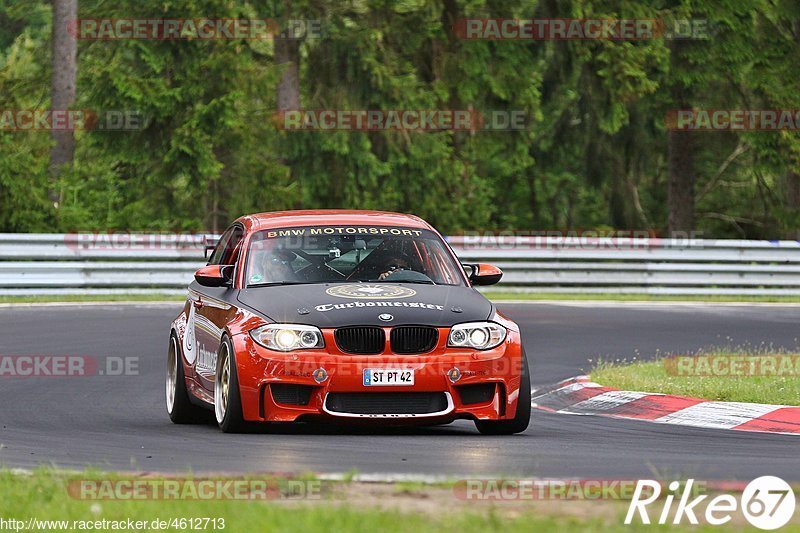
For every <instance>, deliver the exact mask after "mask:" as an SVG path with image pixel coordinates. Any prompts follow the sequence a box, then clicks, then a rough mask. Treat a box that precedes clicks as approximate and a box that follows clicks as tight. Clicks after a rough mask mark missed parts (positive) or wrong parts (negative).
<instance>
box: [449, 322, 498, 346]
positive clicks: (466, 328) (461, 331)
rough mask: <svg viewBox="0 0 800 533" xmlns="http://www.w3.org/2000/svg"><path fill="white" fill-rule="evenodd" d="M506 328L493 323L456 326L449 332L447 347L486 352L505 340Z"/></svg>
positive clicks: (469, 323) (472, 323) (470, 323)
mask: <svg viewBox="0 0 800 533" xmlns="http://www.w3.org/2000/svg"><path fill="white" fill-rule="evenodd" d="M506 333H507V332H506V328H504V327H503V326H501V325H500V324H495V323H494V322H468V323H466V324H456V325H455V326H453V327H452V329H451V330H450V338H449V339H447V345H448V346H452V347H455V348H475V349H476V350H488V349H489V348H494V347H495V346H499V345H500V344H501V343H502V342H503V341H504V340H506Z"/></svg>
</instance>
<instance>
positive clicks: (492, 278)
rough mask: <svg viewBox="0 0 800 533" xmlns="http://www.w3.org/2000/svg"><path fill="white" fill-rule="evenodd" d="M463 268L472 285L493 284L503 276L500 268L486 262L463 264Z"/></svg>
mask: <svg viewBox="0 0 800 533" xmlns="http://www.w3.org/2000/svg"><path fill="white" fill-rule="evenodd" d="M464 268H465V269H466V270H467V275H468V276H469V280H470V281H471V282H472V284H473V285H494V284H495V283H497V282H498V281H500V278H502V277H503V271H502V270H500V269H499V268H497V267H496V266H494V265H488V264H486V263H478V264H475V265H464Z"/></svg>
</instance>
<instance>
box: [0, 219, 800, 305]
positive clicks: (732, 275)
mask: <svg viewBox="0 0 800 533" xmlns="http://www.w3.org/2000/svg"><path fill="white" fill-rule="evenodd" d="M203 241H204V239H203V238H202V235H194V236H189V237H188V238H181V237H180V236H178V238H174V237H173V238H169V237H165V236H164V235H157V234H156V235H143V234H142V235H129V236H127V238H125V237H124V236H123V238H122V239H112V240H102V239H96V238H89V239H86V238H84V236H83V235H62V234H0V295H35V294H113V293H126V294H135V293H153V292H157V293H172V294H182V293H184V292H185V288H186V286H187V285H188V284H189V282H190V281H191V280H192V275H193V273H194V271H195V270H196V269H197V268H199V267H200V266H202V265H203V264H204V260H203V243H204V242H203ZM448 241H449V242H450V244H451V245H452V246H453V249H454V250H455V251H456V253H457V254H458V256H459V258H460V259H461V260H462V261H463V262H470V263H477V262H491V263H494V264H496V265H497V266H499V267H500V268H501V269H503V271H504V272H505V275H504V277H503V280H502V281H501V283H500V284H499V285H498V286H497V287H494V288H490V289H492V290H508V291H518V292H561V293H637V294H737V295H800V242H798V241H744V240H692V241H689V240H669V239H647V238H645V239H628V238H623V239H602V238H600V239H569V238H562V237H546V238H545V237H508V238H503V237H493V238H472V237H451V238H449V239H448Z"/></svg>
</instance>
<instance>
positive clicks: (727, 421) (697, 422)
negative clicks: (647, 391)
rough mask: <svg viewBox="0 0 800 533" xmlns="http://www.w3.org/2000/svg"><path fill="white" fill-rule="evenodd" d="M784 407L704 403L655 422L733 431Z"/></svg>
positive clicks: (756, 404)
mask: <svg viewBox="0 0 800 533" xmlns="http://www.w3.org/2000/svg"><path fill="white" fill-rule="evenodd" d="M782 407H783V406H782V405H764V404H758V403H742V402H703V403H698V404H697V405H692V406H690V407H687V408H686V409H682V410H680V411H676V412H674V413H670V414H668V415H664V416H662V417H661V418H656V419H655V420H653V422H656V423H658V424H677V425H681V426H693V427H701V428H716V429H733V428H735V427H736V426H740V425H742V424H744V423H745V422H750V421H751V420H754V419H756V418H760V417H762V416H764V415H766V414H769V413H771V412H773V411H776V410H778V409H781V408H782Z"/></svg>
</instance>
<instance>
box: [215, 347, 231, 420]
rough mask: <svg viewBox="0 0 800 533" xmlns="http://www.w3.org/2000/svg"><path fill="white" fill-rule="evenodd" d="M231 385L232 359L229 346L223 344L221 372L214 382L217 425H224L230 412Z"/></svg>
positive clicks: (220, 356) (220, 354) (219, 371)
mask: <svg viewBox="0 0 800 533" xmlns="http://www.w3.org/2000/svg"><path fill="white" fill-rule="evenodd" d="M230 383H231V358H230V355H229V354H228V344H227V343H223V344H222V347H221V350H220V352H219V370H218V371H217V377H216V379H215V380H214V412H215V413H216V415H217V423H219V424H222V421H223V420H225V413H227V411H228V396H229V393H230Z"/></svg>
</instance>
